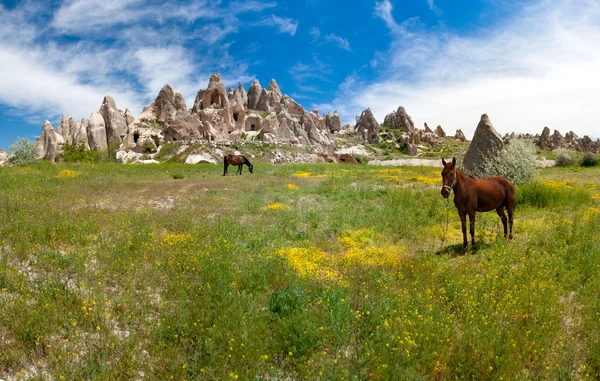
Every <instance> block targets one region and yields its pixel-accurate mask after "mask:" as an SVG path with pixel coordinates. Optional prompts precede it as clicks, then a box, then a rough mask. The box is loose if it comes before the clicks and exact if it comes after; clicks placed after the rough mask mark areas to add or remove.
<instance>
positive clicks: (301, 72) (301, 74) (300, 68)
mask: <svg viewBox="0 0 600 381" xmlns="http://www.w3.org/2000/svg"><path fill="white" fill-rule="evenodd" d="M332 72H333V67H332V65H330V64H327V63H325V62H323V61H321V60H320V59H319V58H318V57H317V56H316V55H315V56H313V57H312V60H311V61H310V62H308V63H305V62H296V64H295V65H294V66H292V68H291V69H290V70H289V71H288V73H289V75H290V77H292V79H294V80H295V81H296V82H297V83H299V84H304V83H305V82H306V81H307V80H311V79H312V80H314V79H318V80H321V81H327V80H328V78H327V76H328V75H329V74H331V73H332Z"/></svg>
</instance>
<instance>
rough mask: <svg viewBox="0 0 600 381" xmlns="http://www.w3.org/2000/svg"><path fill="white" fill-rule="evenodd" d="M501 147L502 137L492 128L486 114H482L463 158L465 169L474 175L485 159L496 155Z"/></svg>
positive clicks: (502, 145) (502, 147)
mask: <svg viewBox="0 0 600 381" xmlns="http://www.w3.org/2000/svg"><path fill="white" fill-rule="evenodd" d="M503 149H504V143H503V141H502V137H501V136H500V135H499V134H498V132H497V131H496V130H495V129H494V126H493V125H492V122H491V121H490V118H489V117H488V116H487V114H483V115H482V116H481V120H480V121H479V124H478V125H477V128H476V129H475V134H474V135H473V140H472V141H471V144H470V145H469V149H468V150H467V153H466V154H465V158H464V160H463V165H464V167H465V170H466V171H467V172H468V173H471V174H475V175H476V174H477V172H478V169H479V167H480V166H481V165H482V164H483V162H484V161H485V160H486V159H488V158H490V157H493V156H496V155H498V154H499V153H500V152H501V151H502V150H503Z"/></svg>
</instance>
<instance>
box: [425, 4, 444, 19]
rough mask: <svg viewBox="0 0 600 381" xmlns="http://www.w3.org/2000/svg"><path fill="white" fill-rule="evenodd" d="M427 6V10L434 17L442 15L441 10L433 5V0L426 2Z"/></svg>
mask: <svg viewBox="0 0 600 381" xmlns="http://www.w3.org/2000/svg"><path fill="white" fill-rule="evenodd" d="M427 5H428V6H429V9H431V10H432V11H433V13H435V14H436V15H438V16H439V15H441V14H442V13H443V12H442V10H441V9H440V8H438V7H437V5H435V0H427Z"/></svg>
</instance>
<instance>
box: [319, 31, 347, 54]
mask: <svg viewBox="0 0 600 381" xmlns="http://www.w3.org/2000/svg"><path fill="white" fill-rule="evenodd" d="M325 41H326V42H331V43H334V44H336V45H337V46H338V47H340V48H341V49H344V50H346V51H348V52H351V51H352V49H350V43H349V42H348V40H346V39H345V38H342V37H340V36H338V35H335V34H333V33H332V34H329V35H327V36H325Z"/></svg>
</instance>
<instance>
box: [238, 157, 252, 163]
mask: <svg viewBox="0 0 600 381" xmlns="http://www.w3.org/2000/svg"><path fill="white" fill-rule="evenodd" d="M240 156H241V157H243V158H244V163H245V164H248V165H252V163H250V160H248V159H246V156H244V155H240Z"/></svg>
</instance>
